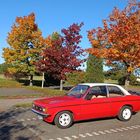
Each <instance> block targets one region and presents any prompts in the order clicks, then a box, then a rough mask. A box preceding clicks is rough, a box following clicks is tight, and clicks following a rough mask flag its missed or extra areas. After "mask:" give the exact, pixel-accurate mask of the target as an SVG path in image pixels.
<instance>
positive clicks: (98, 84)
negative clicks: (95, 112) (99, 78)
mask: <svg viewBox="0 0 140 140" xmlns="http://www.w3.org/2000/svg"><path fill="white" fill-rule="evenodd" d="M78 85H87V86H90V87H92V86H106V85H108V86H119V85H116V84H108V83H80V84H78Z"/></svg>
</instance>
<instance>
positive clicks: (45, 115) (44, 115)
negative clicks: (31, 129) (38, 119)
mask: <svg viewBox="0 0 140 140" xmlns="http://www.w3.org/2000/svg"><path fill="white" fill-rule="evenodd" d="M32 111H33V112H34V113H36V114H37V115H40V116H42V117H48V116H50V115H49V114H45V113H41V112H39V111H37V110H35V109H32Z"/></svg>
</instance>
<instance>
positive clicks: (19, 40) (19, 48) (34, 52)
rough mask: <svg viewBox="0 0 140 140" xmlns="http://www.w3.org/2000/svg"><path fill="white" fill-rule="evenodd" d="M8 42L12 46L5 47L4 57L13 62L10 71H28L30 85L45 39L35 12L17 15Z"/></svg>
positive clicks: (12, 72) (7, 61)
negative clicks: (37, 22)
mask: <svg viewBox="0 0 140 140" xmlns="http://www.w3.org/2000/svg"><path fill="white" fill-rule="evenodd" d="M7 42H8V44H9V46H10V47H8V48H4V49H3V51H4V52H3V57H4V59H5V61H6V63H7V64H11V67H10V68H9V69H8V71H9V73H11V74H15V73H26V74H27V75H29V76H30V86H31V85H32V80H33V75H34V73H35V71H36V69H35V62H36V61H37V60H38V59H39V57H40V53H41V51H42V47H43V44H44V39H43V37H42V33H41V31H40V30H39V28H38V26H37V24H36V23H35V14H34V13H32V14H30V15H28V16H24V17H17V18H16V21H15V23H14V25H13V26H12V29H11V32H9V33H8V37H7Z"/></svg>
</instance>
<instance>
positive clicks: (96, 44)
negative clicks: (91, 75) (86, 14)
mask: <svg viewBox="0 0 140 140" xmlns="http://www.w3.org/2000/svg"><path fill="white" fill-rule="evenodd" d="M139 5H140V3H138V2H136V1H135V0H132V1H131V2H130V3H129V5H128V6H127V7H126V8H125V9H124V10H122V11H120V10H119V9H117V8H114V10H113V12H112V13H111V15H110V16H109V19H107V20H103V28H97V29H93V30H91V31H89V32H88V39H89V41H90V43H91V44H92V48H90V49H88V50H87V51H88V52H89V53H91V54H93V55H95V56H97V57H102V58H105V59H106V60H108V61H107V62H109V64H111V63H113V62H114V61H117V62H120V63H123V64H124V65H125V66H126V67H127V72H129V73H131V72H133V70H134V69H136V68H139V67H140V6H139Z"/></svg>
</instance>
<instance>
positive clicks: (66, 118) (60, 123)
mask: <svg viewBox="0 0 140 140" xmlns="http://www.w3.org/2000/svg"><path fill="white" fill-rule="evenodd" d="M54 123H55V124H56V125H57V127H59V128H62V129H65V128H68V127H70V126H71V125H72V123H73V116H72V113H70V112H69V111H62V112H59V113H58V114H57V115H56V117H55V119H54Z"/></svg>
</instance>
